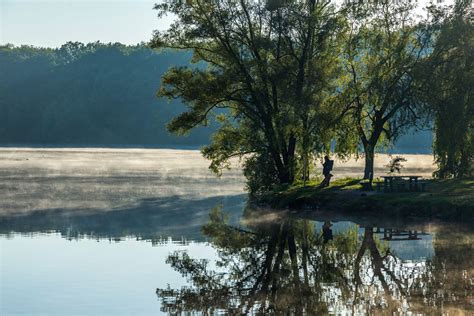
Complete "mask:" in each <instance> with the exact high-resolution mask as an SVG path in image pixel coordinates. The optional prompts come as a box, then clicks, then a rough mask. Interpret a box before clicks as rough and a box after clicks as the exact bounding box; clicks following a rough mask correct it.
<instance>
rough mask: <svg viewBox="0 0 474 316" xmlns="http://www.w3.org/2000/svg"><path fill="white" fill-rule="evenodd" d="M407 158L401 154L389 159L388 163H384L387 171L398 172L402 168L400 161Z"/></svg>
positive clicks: (404, 160)
mask: <svg viewBox="0 0 474 316" xmlns="http://www.w3.org/2000/svg"><path fill="white" fill-rule="evenodd" d="M406 161H407V160H406V159H405V158H403V157H401V156H396V157H393V158H391V159H390V161H389V163H388V164H387V165H385V166H386V167H387V168H388V170H389V172H388V173H395V172H396V173H400V171H401V170H402V168H403V165H402V162H406Z"/></svg>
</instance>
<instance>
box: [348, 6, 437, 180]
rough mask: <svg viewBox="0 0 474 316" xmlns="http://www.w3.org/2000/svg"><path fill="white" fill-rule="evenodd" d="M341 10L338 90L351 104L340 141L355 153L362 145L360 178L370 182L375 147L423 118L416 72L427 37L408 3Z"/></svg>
mask: <svg viewBox="0 0 474 316" xmlns="http://www.w3.org/2000/svg"><path fill="white" fill-rule="evenodd" d="M346 10H347V11H346V12H347V16H348V18H347V22H348V25H347V29H346V35H345V50H344V52H345V54H344V57H345V58H344V65H345V73H346V77H345V78H344V80H343V85H342V87H341V89H342V90H343V91H345V92H346V95H345V96H344V97H347V98H349V99H348V101H349V102H351V105H352V108H351V112H350V115H349V116H347V117H346V119H347V123H348V124H347V125H346V128H344V126H341V128H342V129H343V130H344V133H341V135H342V138H343V139H342V140H340V141H341V142H342V143H343V144H344V145H346V147H347V146H350V147H352V149H353V150H354V149H355V150H356V151H358V150H359V148H360V147H359V144H361V145H362V146H361V147H362V149H363V152H364V155H365V170H364V178H365V179H370V180H372V178H373V175H374V154H375V150H376V148H377V146H379V145H381V144H382V143H384V140H385V141H388V142H393V141H394V140H395V139H396V138H397V137H398V136H399V135H401V134H402V133H403V132H404V131H406V130H407V129H408V128H412V127H413V126H416V125H418V124H420V123H421V122H424V118H425V116H424V115H422V112H423V111H422V109H423V108H424V107H423V103H422V102H420V101H419V100H420V99H419V98H418V88H417V85H418V83H417V80H415V73H416V70H417V68H418V67H419V65H420V63H421V62H422V61H423V59H424V58H426V56H427V48H428V45H429V43H430V37H429V36H428V32H426V29H425V28H423V27H420V24H419V23H418V22H417V21H416V19H415V18H414V16H413V10H414V7H413V5H412V4H410V2H405V1H390V0H382V1H376V2H372V1H369V2H367V3H364V4H362V3H357V4H353V3H349V5H348V6H347V8H346ZM351 140H354V141H353V142H351Z"/></svg>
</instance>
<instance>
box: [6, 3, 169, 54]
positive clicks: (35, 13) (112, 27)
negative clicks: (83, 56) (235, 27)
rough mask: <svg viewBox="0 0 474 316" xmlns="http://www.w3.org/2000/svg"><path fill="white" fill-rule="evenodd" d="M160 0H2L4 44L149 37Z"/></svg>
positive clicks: (157, 24)
mask: <svg viewBox="0 0 474 316" xmlns="http://www.w3.org/2000/svg"><path fill="white" fill-rule="evenodd" d="M156 2H159V0H0V44H6V43H12V44H15V45H22V44H28V45H34V46H43V47H46V46H47V47H58V46H60V45H61V44H64V43H65V42H67V41H80V42H94V41H101V42H105V43H108V42H121V43H124V44H137V43H139V42H141V41H148V40H149V39H150V38H151V35H152V32H153V30H155V29H163V28H166V27H167V26H168V25H169V21H170V19H171V18H167V19H165V20H159V19H158V18H157V17H156V11H155V10H153V5H154V3H156Z"/></svg>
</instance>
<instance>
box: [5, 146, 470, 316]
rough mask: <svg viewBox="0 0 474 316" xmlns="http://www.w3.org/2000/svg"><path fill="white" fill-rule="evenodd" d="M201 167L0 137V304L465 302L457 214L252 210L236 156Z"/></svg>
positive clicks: (193, 158)
mask: <svg viewBox="0 0 474 316" xmlns="http://www.w3.org/2000/svg"><path fill="white" fill-rule="evenodd" d="M404 157H405V158H407V160H408V161H407V163H406V170H405V172H406V173H416V174H422V175H423V176H425V177H429V176H430V175H431V173H432V172H433V170H434V169H433V164H432V157H431V156H426V155H425V156H424V155H404ZM376 159H377V164H376V168H375V171H376V173H377V174H376V175H382V174H383V173H384V172H385V170H386V168H385V167H384V165H385V164H386V163H387V162H388V160H389V157H387V156H385V155H378V156H377V158H376ZM207 166H208V162H207V161H205V160H204V159H203V158H202V157H201V156H200V154H199V152H198V151H195V150H170V149H99V148H81V149H74V148H65V149H57V148H51V149H40V148H37V149H33V148H0V193H1V196H2V200H1V201H0V281H1V285H0V314H1V315H159V314H174V315H175V314H197V315H199V314H226V313H227V314H269V313H270V314H271V313H274V314H281V313H289V314H295V315H299V314H318V315H324V314H330V315H345V314H347V315H352V314H354V315H365V314H380V313H387V314H392V313H398V314H410V313H413V314H426V315H432V314H446V315H452V314H453V315H456V314H459V315H463V314H472V313H474V295H473V293H474V291H473V290H474V279H473V278H474V266H473V262H474V251H473V250H474V249H473V243H472V241H473V237H474V227H473V224H472V223H455V222H449V223H447V222H440V221H436V220H435V219H430V220H426V219H425V220H424V219H417V218H413V219H404V218H384V217H383V216H380V217H377V218H372V217H364V218H362V217H357V216H352V217H347V215H340V214H337V213H330V214H328V213H327V212H326V213H325V212H322V211H321V212H312V211H299V212H295V211H276V210H269V209H255V208H252V207H249V206H248V205H247V203H246V202H247V197H246V194H245V180H244V178H243V177H242V175H241V172H240V169H239V167H238V161H234V166H235V168H234V169H232V170H230V171H227V172H224V174H223V175H222V177H219V178H218V177H216V176H214V175H213V174H211V173H210V172H209V170H208V169H207ZM362 167H363V161H361V160H359V161H355V160H350V161H344V162H343V161H339V160H336V164H335V170H334V174H335V175H336V176H337V177H345V176H355V175H360V174H361V172H362Z"/></svg>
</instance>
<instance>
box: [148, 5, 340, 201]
mask: <svg viewBox="0 0 474 316" xmlns="http://www.w3.org/2000/svg"><path fill="white" fill-rule="evenodd" d="M156 9H157V10H158V12H159V15H160V16H161V15H165V14H173V15H175V16H176V22H175V23H174V24H173V25H172V26H171V27H170V28H169V29H168V30H167V31H166V32H156V33H155V36H154V39H153V40H152V42H151V45H152V47H156V48H174V49H181V50H185V51H189V50H191V51H193V59H192V61H193V62H194V63H201V64H205V67H200V68H192V67H191V66H188V67H174V68H171V69H170V70H169V71H168V72H167V73H166V74H165V75H164V76H163V79H162V86H161V88H160V90H159V93H158V94H159V95H160V96H162V97H167V98H170V99H176V98H181V99H182V100H183V101H184V102H185V103H186V105H187V106H188V110H187V111H186V112H185V113H183V114H181V115H179V116H177V117H175V118H174V119H173V120H172V121H171V122H170V123H169V125H168V129H169V130H170V131H172V132H175V133H177V134H184V133H187V132H188V131H189V130H191V129H192V128H194V127H196V126H199V125H206V124H207V123H208V122H209V120H210V119H211V118H212V116H213V115H215V114H216V110H218V109H226V110H227V112H225V113H226V115H225V116H219V121H220V122H221V124H222V127H221V129H220V130H219V131H218V132H217V133H216V134H215V135H214V137H213V138H212V143H211V144H210V145H209V146H207V147H206V148H204V149H203V154H204V156H205V157H207V158H209V159H211V166H210V167H211V170H213V171H215V172H218V173H219V172H220V171H221V170H222V169H225V168H228V167H229V164H228V160H229V159H230V158H231V157H235V156H238V157H240V158H241V159H242V160H243V161H244V166H245V174H246V175H247V176H248V178H249V184H248V187H249V189H250V191H251V192H260V191H263V190H268V189H269V188H270V187H271V186H272V185H273V184H276V183H293V182H294V181H295V179H297V178H298V177H299V175H297V173H300V172H303V171H301V170H303V169H304V170H308V168H297V165H298V163H302V164H304V165H305V166H307V165H308V164H309V162H310V156H311V155H312V154H313V153H314V152H316V153H318V152H320V151H321V148H324V147H325V146H326V147H327V144H328V143H329V141H330V137H329V136H328V135H329V133H330V132H331V131H330V128H329V127H330V126H332V125H333V124H334V123H335V122H336V121H337V119H338V115H337V114H340V110H341V109H340V107H341V106H340V104H339V103H338V102H336V101H337V98H336V96H337V93H335V91H336V85H337V82H336V77H337V73H338V72H339V70H340V69H339V59H338V54H337V52H338V50H339V47H340V45H339V43H340V37H339V36H338V34H339V32H338V30H339V26H340V25H341V22H342V21H341V16H340V15H339V14H337V13H336V12H335V10H334V7H333V6H332V5H330V4H328V3H321V2H314V1H308V2H306V1H285V2H271V3H270V2H268V3H266V2H257V1H239V2H236V1H231V0H226V1H219V2H209V1H203V0H193V1H186V2H182V1H178V0H176V1H174V0H173V1H168V2H165V3H162V4H158V5H156ZM299 160H300V161H301V162H299ZM257 169H258V170H257ZM303 173H306V172H303Z"/></svg>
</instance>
